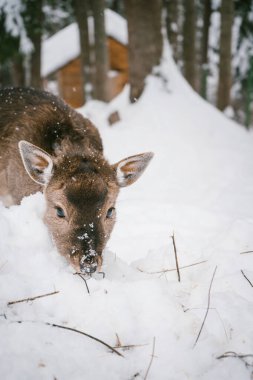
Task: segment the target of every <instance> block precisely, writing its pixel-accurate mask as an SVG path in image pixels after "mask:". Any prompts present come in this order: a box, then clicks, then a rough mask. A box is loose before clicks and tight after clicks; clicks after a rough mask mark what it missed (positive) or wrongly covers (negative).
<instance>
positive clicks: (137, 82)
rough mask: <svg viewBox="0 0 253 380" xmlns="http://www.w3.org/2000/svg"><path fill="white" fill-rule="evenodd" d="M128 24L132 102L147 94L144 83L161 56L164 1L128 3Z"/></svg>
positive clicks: (130, 1) (133, 1)
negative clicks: (162, 6)
mask: <svg viewBox="0 0 253 380" xmlns="http://www.w3.org/2000/svg"><path fill="white" fill-rule="evenodd" d="M124 4H125V11H126V16H127V21H128V51H129V83H130V101H131V102H132V103H133V102H135V101H136V100H137V99H139V97H140V96H141V94H142V92H143V90H144V85H145V83H144V81H145V78H146V76H147V75H148V74H150V73H151V71H152V68H153V67H154V66H155V65H157V64H158V63H159V61H160V58H161V53H162V35H161V1H160V0H156V1H146V0H125V2H124Z"/></svg>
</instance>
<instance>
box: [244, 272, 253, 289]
mask: <svg viewBox="0 0 253 380" xmlns="http://www.w3.org/2000/svg"><path fill="white" fill-rule="evenodd" d="M241 272H242V275H243V277H244V278H245V279H246V280H247V281H248V283H249V284H250V285H251V286H252V288H253V284H252V282H251V281H250V280H249V279H248V277H247V276H246V274H245V273H244V272H243V270H241Z"/></svg>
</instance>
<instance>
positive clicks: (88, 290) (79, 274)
mask: <svg viewBox="0 0 253 380" xmlns="http://www.w3.org/2000/svg"><path fill="white" fill-rule="evenodd" d="M77 275H78V276H79V277H80V278H81V279H82V280H83V281H84V283H85V285H86V289H87V292H88V294H90V289H89V287H88V284H87V281H86V280H85V278H84V277H83V276H82V275H81V273H77Z"/></svg>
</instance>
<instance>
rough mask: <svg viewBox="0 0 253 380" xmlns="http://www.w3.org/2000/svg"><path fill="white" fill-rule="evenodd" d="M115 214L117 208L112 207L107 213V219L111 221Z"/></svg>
mask: <svg viewBox="0 0 253 380" xmlns="http://www.w3.org/2000/svg"><path fill="white" fill-rule="evenodd" d="M114 212H115V208H114V207H110V208H109V209H108V211H107V214H106V218H107V219H111V218H112V217H113V215H114Z"/></svg>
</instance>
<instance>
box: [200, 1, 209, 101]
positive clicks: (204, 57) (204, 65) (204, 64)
mask: <svg viewBox="0 0 253 380" xmlns="http://www.w3.org/2000/svg"><path fill="white" fill-rule="evenodd" d="M211 14H212V6H211V0H205V1H204V20H203V29H202V41H201V89H200V93H201V96H202V97H203V98H204V99H206V98H207V76H208V43H209V29H210V23H211Z"/></svg>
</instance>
